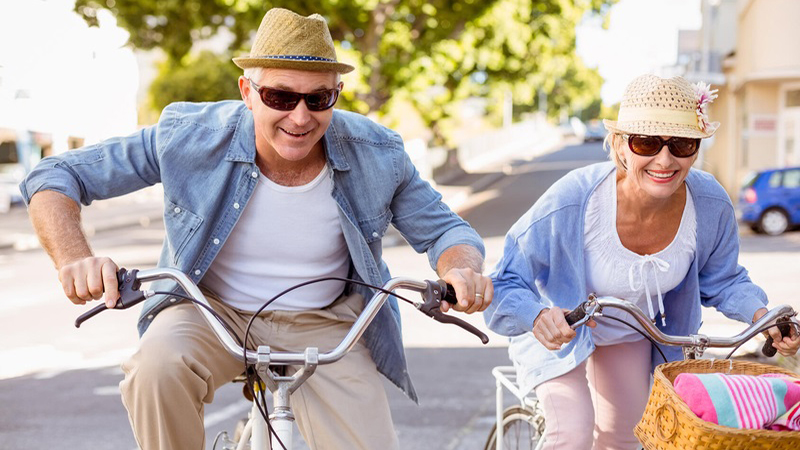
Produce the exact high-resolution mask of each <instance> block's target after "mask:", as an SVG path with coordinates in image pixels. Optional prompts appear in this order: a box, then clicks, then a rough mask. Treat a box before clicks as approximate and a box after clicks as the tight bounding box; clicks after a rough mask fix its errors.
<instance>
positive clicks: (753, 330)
mask: <svg viewBox="0 0 800 450" xmlns="http://www.w3.org/2000/svg"><path fill="white" fill-rule="evenodd" d="M604 308H614V309H620V310H622V311H625V312H627V313H629V314H631V316H633V317H634V319H636V322H637V323H638V324H639V325H641V327H642V329H643V330H638V331H639V333H640V334H642V335H643V336H644V337H645V338H647V339H649V340H650V342H652V343H653V344H655V343H660V344H664V345H669V346H676V347H682V348H683V356H684V360H688V359H696V358H699V357H701V356H702V355H703V353H704V352H705V350H706V349H708V348H711V347H714V348H733V350H732V351H731V352H730V354H729V355H728V356H727V357H726V359H730V357H731V355H733V353H734V352H735V351H736V350H737V349H738V348H739V347H740V346H741V345H742V344H744V343H745V342H747V341H749V340H750V339H752V338H753V337H754V336H756V335H757V334H760V333H762V332H763V331H765V330H767V329H769V328H772V327H778V328H779V329H780V331H781V334H782V335H783V336H787V335H788V333H789V326H795V327H796V328H800V325H798V324H797V322H796V321H795V320H794V318H795V317H796V316H797V312H796V311H794V309H792V307H790V306H788V305H778V306H777V307H775V308H773V309H771V310H770V311H769V312H768V313H767V314H765V315H764V316H763V317H761V318H760V319H759V320H758V321H756V322H755V323H754V324H752V325H751V326H749V327H748V328H747V329H745V330H744V331H742V332H741V333H739V334H737V335H736V336H733V337H710V336H706V335H704V334H691V335H688V336H670V335H666V334H664V333H663V332H661V330H659V329H658V328H656V326H655V325H654V323H653V321H651V320H650V319H649V318H648V317H647V315H646V314H645V313H644V312H643V311H642V310H641V309H640V308H639V307H638V306H636V305H634V304H633V303H631V302H628V301H626V300H622V299H619V298H615V297H598V296H596V295H595V294H589V297H588V299H587V300H586V301H585V302H583V303H582V304H580V305H579V306H578V307H577V308H575V309H573V310H572V311H570V312H567V313H566V317H565V318H566V319H567V323H568V324H569V325H570V327H572V328H573V329H575V328H577V327H580V326H582V325H584V324H586V323H587V322H588V321H589V320H590V319H593V318H595V317H604V316H603V309H604ZM605 317H608V318H611V319H614V320H618V321H621V320H620V319H617V318H615V317H610V316H605ZM621 322H623V323H625V324H627V325H628V326H631V327H633V326H632V325H631V324H628V323H627V322H624V321H621ZM634 328H635V327H634ZM656 348H658V347H656ZM659 352H661V350H659ZM775 352H776V350H775V348H774V347H772V337H768V338H767V341H766V342H765V343H764V346H763V347H762V353H763V354H764V355H765V356H768V357H771V356H774V355H775ZM661 356H662V357H663V358H664V361H665V362H666V360H667V359H666V357H665V356H664V354H663V353H661ZM492 375H493V376H494V377H495V380H496V399H497V400H496V422H495V424H494V426H493V427H492V430H491V431H490V433H489V437H488V439H487V440H486V445H485V446H484V450H503V449H505V448H513V449H537V450H538V449H541V448H542V446H543V445H544V439H543V436H544V431H545V427H546V424H545V419H544V413H543V411H542V408H541V405H540V404H539V400H538V399H537V398H536V394H535V392H534V391H533V390H531V392H528V393H524V392H521V391H520V389H519V386H518V384H517V383H516V370H515V369H514V368H513V367H511V366H497V367H495V368H494V369H492ZM503 389H506V390H508V391H509V392H511V394H513V395H514V396H515V397H516V398H517V400H518V401H519V405H512V406H510V407H508V408H505V409H504V407H503ZM498 424H500V426H498Z"/></svg>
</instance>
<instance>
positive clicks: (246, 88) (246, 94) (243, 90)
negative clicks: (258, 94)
mask: <svg viewBox="0 0 800 450" xmlns="http://www.w3.org/2000/svg"><path fill="white" fill-rule="evenodd" d="M250 89H251V88H250V81H249V80H248V79H247V78H245V77H244V76H241V77H239V93H240V94H242V100H244V104H245V105H246V106H247V109H249V110H251V111H252V110H253V105H252V104H251V102H250Z"/></svg>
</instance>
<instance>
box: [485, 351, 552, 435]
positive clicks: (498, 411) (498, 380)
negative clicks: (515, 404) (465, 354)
mask: <svg viewBox="0 0 800 450" xmlns="http://www.w3.org/2000/svg"><path fill="white" fill-rule="evenodd" d="M492 375H493V376H494V379H495V420H496V423H497V424H498V426H497V428H496V430H497V431H496V433H497V439H496V446H495V450H503V445H504V444H503V434H504V432H505V427H503V426H502V425H503V412H505V406H504V404H503V403H504V402H503V389H504V388H505V389H507V390H508V391H509V392H511V393H512V394H513V395H514V397H516V398H517V400H519V403H520V406H522V407H523V408H527V409H530V410H532V411H534V412H535V411H537V410H539V409H540V407H539V400H538V399H537V398H536V395H535V394H534V393H533V391H531V392H530V393H528V394H524V393H523V392H522V391H520V390H519V386H517V384H516V377H517V371H516V369H514V367H512V366H497V367H495V368H493V369H492ZM543 445H544V439H543V438H542V439H539V443H538V444H537V445H536V449H535V450H539V449H541V448H542V446H543Z"/></svg>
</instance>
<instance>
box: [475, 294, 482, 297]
mask: <svg viewBox="0 0 800 450" xmlns="http://www.w3.org/2000/svg"><path fill="white" fill-rule="evenodd" d="M475 297H480V298H483V294H475Z"/></svg>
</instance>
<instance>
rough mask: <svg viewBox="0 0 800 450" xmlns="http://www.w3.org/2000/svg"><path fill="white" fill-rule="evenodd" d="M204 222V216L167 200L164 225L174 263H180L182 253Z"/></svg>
mask: <svg viewBox="0 0 800 450" xmlns="http://www.w3.org/2000/svg"><path fill="white" fill-rule="evenodd" d="M202 223H203V218H202V217H200V216H198V215H197V214H195V213H193V212H191V211H189V210H188V209H186V208H184V207H182V206H178V205H177V204H175V203H173V202H171V201H169V200H167V201H166V209H165V211H164V227H165V228H166V230H167V245H168V246H169V253H170V255H171V256H172V262H173V264H175V265H179V264H178V261H179V259H180V256H181V253H183V250H184V248H186V244H187V243H188V242H189V240H190V239H191V238H192V236H193V235H194V234H195V232H197V229H198V228H200V224H202Z"/></svg>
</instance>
